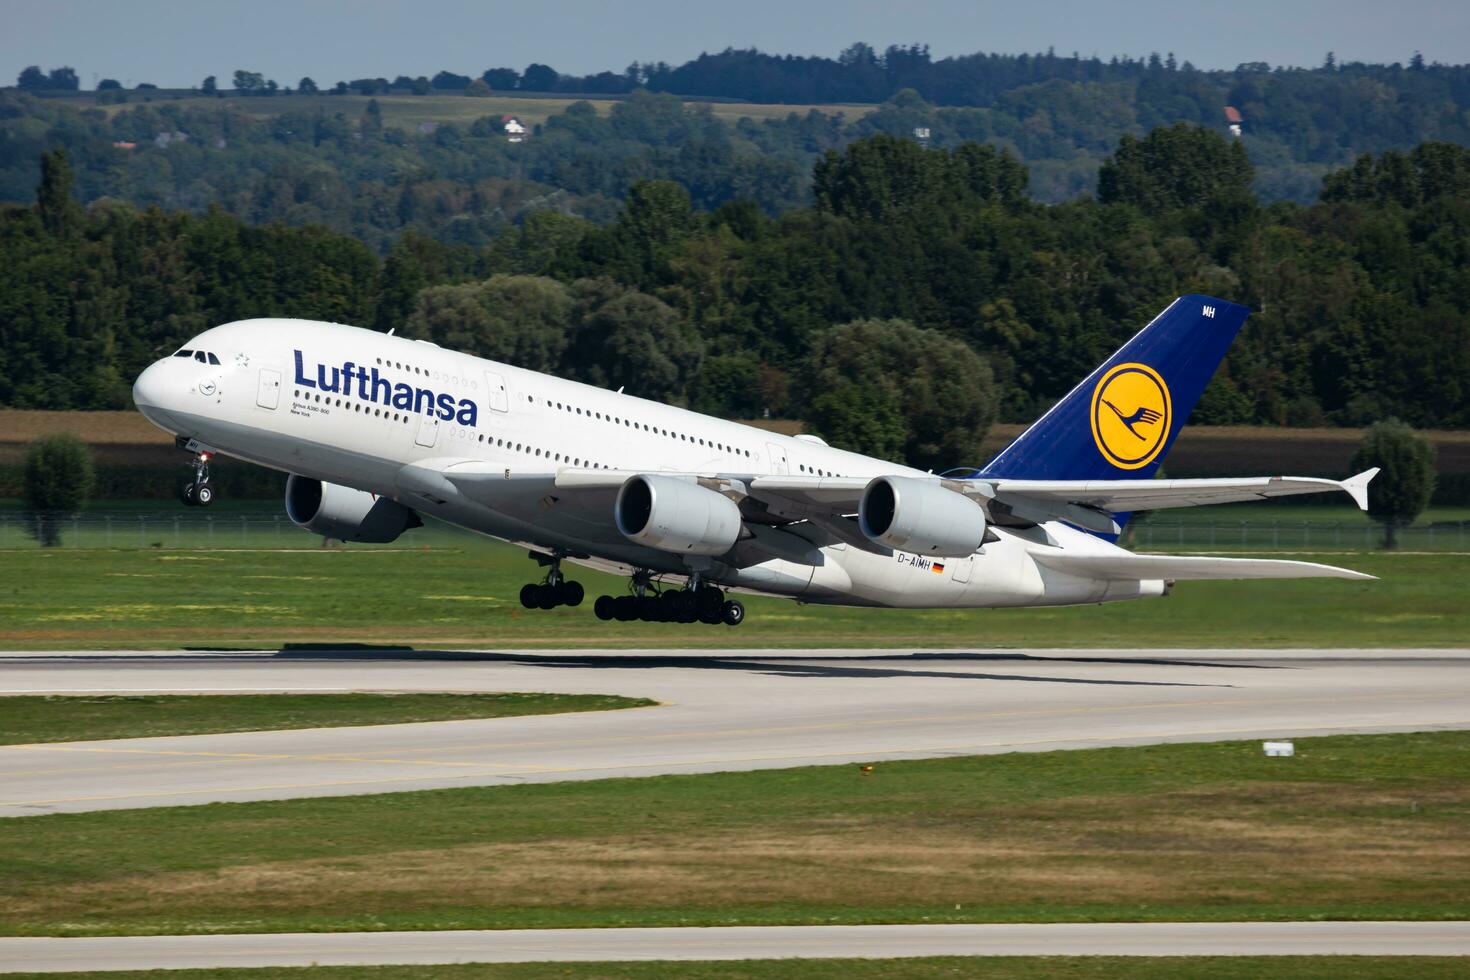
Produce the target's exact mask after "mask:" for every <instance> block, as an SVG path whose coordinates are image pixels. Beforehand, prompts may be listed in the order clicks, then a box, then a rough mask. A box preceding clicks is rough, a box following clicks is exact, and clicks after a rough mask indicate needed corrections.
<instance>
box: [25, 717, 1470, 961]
mask: <svg viewBox="0 0 1470 980" xmlns="http://www.w3.org/2000/svg"><path fill="white" fill-rule="evenodd" d="M1467 773H1470V732H1436V733H1421V734H1406V735H1363V736H1332V737H1326V738H1314V739H1303V740H1300V741H1298V743H1297V754H1296V755H1295V757H1293V758H1290V759H1267V758H1265V757H1264V756H1263V755H1262V753H1261V746H1260V744H1259V743H1258V742H1220V743H1208V744H1194V745H1159V746H1146V747H1134V748H1109V749H1090V750H1085V751H1070V752H1048V753H1016V754H1010V755H998V756H979V757H971V758H956V759H936V760H926V761H916V762H901V763H887V764H883V765H879V766H877V767H876V768H875V769H874V770H873V771H872V772H870V773H865V772H864V771H863V770H862V769H861V768H860V767H858V766H822V767H805V768H798V769H784V770H768V771H759V772H741V773H717V774H709V775H697V776H661V777H649V778H641V779H613V780H600V781H592V782H569V783H553V784H542V785H524V786H501V787H481V788H466V789H452V790H433V791H423V792H413V793H394V794H382V795H373V796H355V797H334V798H324V799H302V800H287V801H271V802H256V803H232V804H213V805H209V806H197V807H172V808H157V809H145V810H120V811H110V812H99V813H87V814H64V815H50V816H37V817H23V818H13V819H8V820H3V821H0V868H3V869H4V873H3V874H0V931H3V932H4V933H7V934H12V935H110V934H176V933H200V932H284V931H340V930H383V929H479V928H543V927H582V926H631V925H737V924H740V925H775V924H826V923H833V924H842V923H853V924H856V923H875V922H986V921H995V922H1018V921H1190V920H1201V921H1203V920H1214V921H1228V920H1309V919H1314V918H1320V919H1339V920H1353V919H1356V920H1370V919H1464V918H1470V780H1467V778H1466V774H1467Z"/></svg>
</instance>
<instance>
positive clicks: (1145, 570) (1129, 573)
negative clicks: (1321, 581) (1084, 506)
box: [1031, 550, 1377, 582]
mask: <svg viewBox="0 0 1470 980" xmlns="http://www.w3.org/2000/svg"><path fill="white" fill-rule="evenodd" d="M1031 557H1033V558H1035V559H1036V561H1037V563H1038V564H1041V565H1045V566H1047V567H1048V568H1054V569H1056V570H1057V571H1059V572H1068V573H1070V574H1073V575H1081V576H1085V577H1087V578H1102V579H1119V580H1124V581H1136V580H1140V579H1166V580H1169V581H1176V582H1178V581H1193V580H1205V579H1232V578H1346V579H1374V578H1377V576H1375V575H1366V574H1364V573H1363V572H1355V571H1353V570H1352V569H1349V568H1338V567H1336V566H1334V565H1319V564H1317V563H1316V562H1310V561H1283V560H1280V559H1275V558H1216V557H1213V556H1209V557H1206V556H1197V555H1077V554H1065V553H1061V552H1050V551H1037V550H1034V551H1032V552H1031Z"/></svg>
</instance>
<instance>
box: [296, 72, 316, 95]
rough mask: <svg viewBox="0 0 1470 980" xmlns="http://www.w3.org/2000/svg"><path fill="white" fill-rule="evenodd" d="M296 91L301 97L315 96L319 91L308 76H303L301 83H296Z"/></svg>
mask: <svg viewBox="0 0 1470 980" xmlns="http://www.w3.org/2000/svg"><path fill="white" fill-rule="evenodd" d="M296 91H298V92H300V93H301V94H302V95H316V94H317V92H318V91H319V89H317V87H316V82H315V81H314V80H313V79H312V77H311V76H310V75H303V76H302V77H301V81H299V82H297V83H296Z"/></svg>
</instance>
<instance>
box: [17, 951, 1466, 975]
mask: <svg viewBox="0 0 1470 980" xmlns="http://www.w3.org/2000/svg"><path fill="white" fill-rule="evenodd" d="M1409 972H1411V973H1412V974H1413V976H1415V977H1417V978H1419V980H1441V978H1443V980H1450V978H1460V977H1463V976H1464V975H1465V962H1464V960H1463V959H1460V958H1458V957H1447V956H1439V957H1432V956H1416V957H1414V958H1413V959H1405V958H1404V957H1401V956H1276V957H1270V956H1229V957H1226V956H1216V957H1206V956H1168V957H1142V956H1134V957H1129V956H1085V957H1084V956H1071V957H1069V956H1045V957H1042V956H943V957H939V956H936V957H925V958H919V959H902V960H745V961H740V962H718V963H690V962H682V961H681V962H677V963H672V962H662V963H510V964H498V963H472V964H461V965H457V966H330V967H321V966H317V967H301V968H299V969H281V968H280V967H272V968H269V969H259V970H247V969H220V970H146V971H126V972H106V973H69V974H67V976H68V977H70V978H71V980H145V978H146V980H265V978H273V977H283V978H286V980H295V978H297V977H303V978H305V977H311V978H320V980H592V978H598V980H604V978H605V980H655V978H657V980H662V978H665V977H669V976H678V977H681V978H683V980H824V978H828V977H845V978H848V980H888V978H893V977H898V978H907V980H939V978H950V977H986V978H987V980H1039V978H1040V980H1179V978H1181V977H1189V978H1193V980H1340V978H1342V977H1346V976H1352V977H1355V978H1359V980H1401V978H1402V977H1404V976H1405V975H1406V973H1409ZM7 976H9V977H10V978H11V980H39V978H41V977H46V978H48V980H50V978H54V977H55V976H56V974H54V973H46V974H41V973H16V974H7Z"/></svg>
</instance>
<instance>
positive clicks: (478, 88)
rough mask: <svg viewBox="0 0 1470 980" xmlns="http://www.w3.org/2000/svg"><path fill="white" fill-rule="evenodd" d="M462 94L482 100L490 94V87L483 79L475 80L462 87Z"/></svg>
mask: <svg viewBox="0 0 1470 980" xmlns="http://www.w3.org/2000/svg"><path fill="white" fill-rule="evenodd" d="M464 94H465V95H469V96H473V97H476V98H482V99H483V98H485V97H486V96H488V95H489V94H490V86H489V85H487V84H485V80H484V79H483V78H477V79H475V80H474V81H472V82H470V83H469V84H468V85H466V86H465V87H464Z"/></svg>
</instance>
